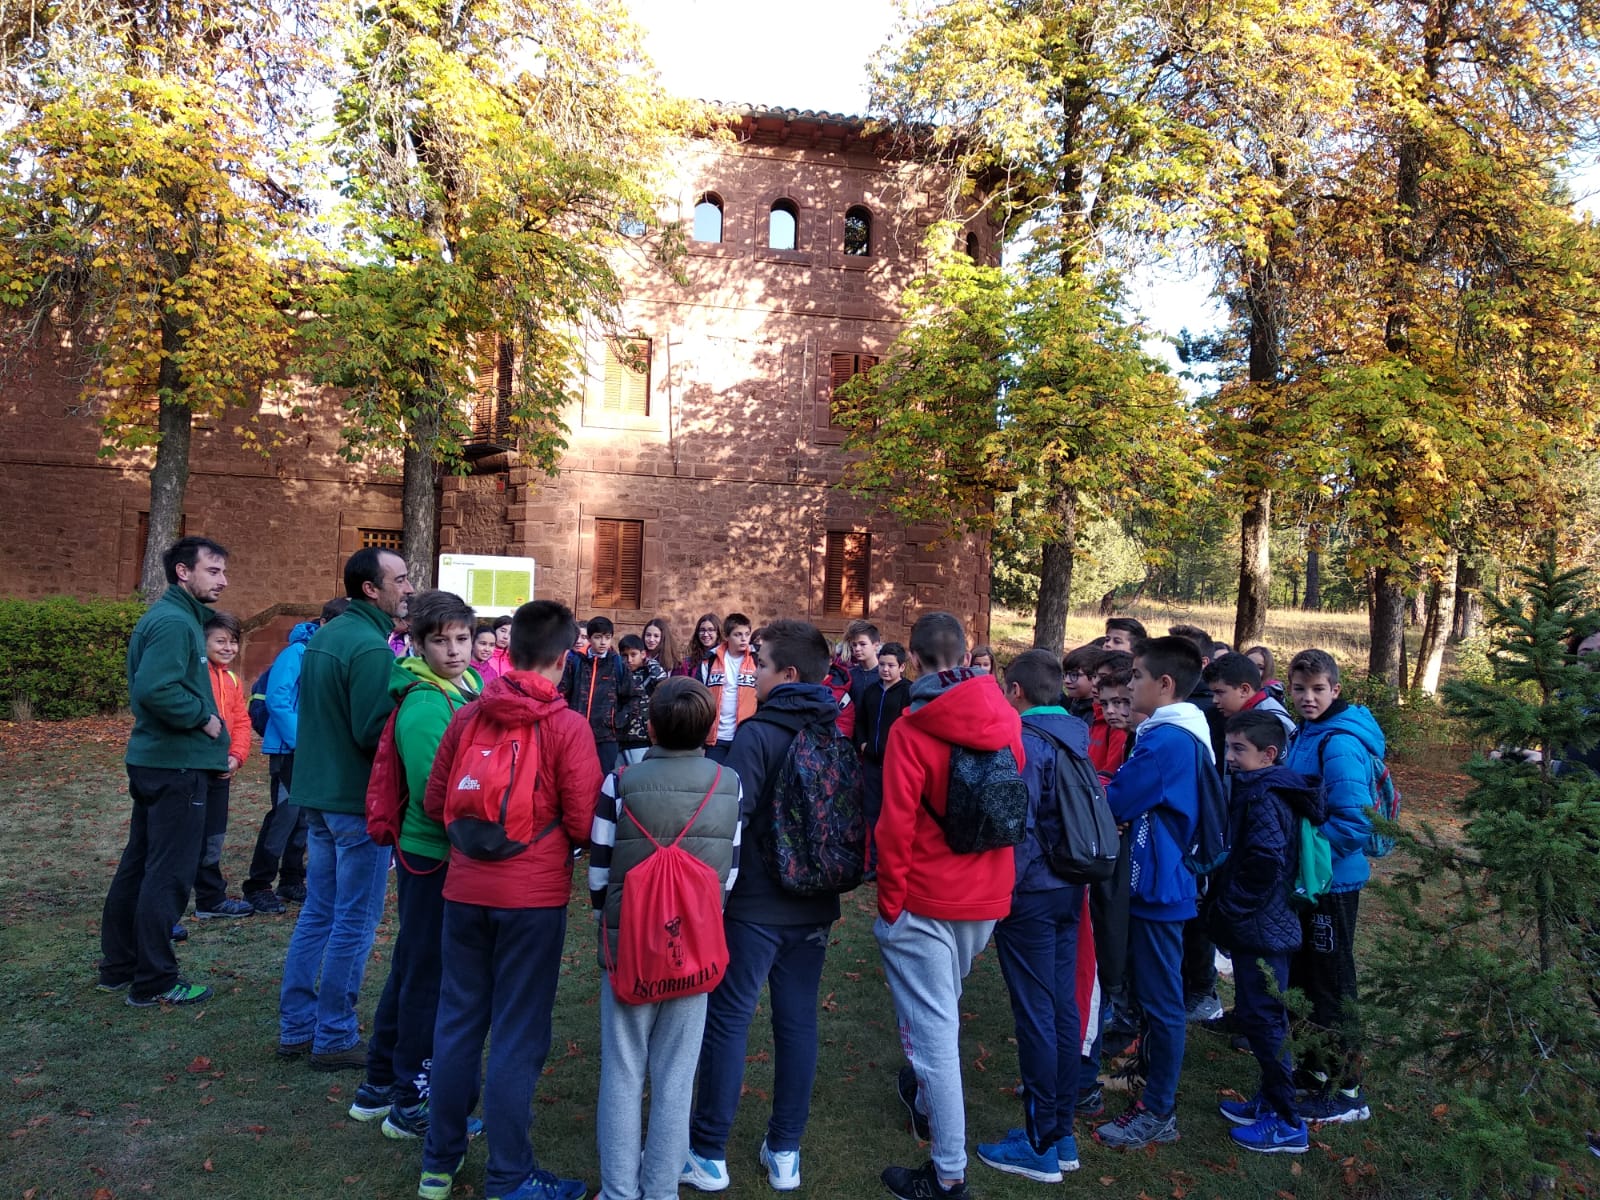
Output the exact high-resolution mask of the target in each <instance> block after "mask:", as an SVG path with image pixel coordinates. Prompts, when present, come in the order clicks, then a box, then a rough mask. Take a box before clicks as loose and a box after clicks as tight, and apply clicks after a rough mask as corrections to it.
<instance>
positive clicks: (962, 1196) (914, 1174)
mask: <svg viewBox="0 0 1600 1200" xmlns="http://www.w3.org/2000/svg"><path fill="white" fill-rule="evenodd" d="M878 1178H879V1179H881V1180H883V1186H884V1187H886V1188H888V1189H889V1194H890V1195H893V1196H898V1197H899V1198H900V1200H939V1198H940V1197H941V1196H953V1197H956V1198H957V1200H966V1198H967V1181H966V1180H964V1179H963V1180H962V1181H961V1182H960V1183H957V1184H954V1185H952V1186H951V1187H941V1186H940V1184H939V1172H937V1171H935V1170H934V1169H933V1163H932V1162H925V1163H923V1164H922V1165H921V1166H920V1167H918V1168H916V1170H912V1169H911V1168H910V1167H885V1168H884V1169H883V1174H882V1175H880V1176H878Z"/></svg>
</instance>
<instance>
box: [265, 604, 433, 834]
mask: <svg viewBox="0 0 1600 1200" xmlns="http://www.w3.org/2000/svg"><path fill="white" fill-rule="evenodd" d="M393 628H394V622H393V621H392V620H391V619H390V617H389V614H388V613H386V612H384V611H383V610H382V609H381V608H379V607H378V606H377V605H375V604H372V603H370V602H368V601H366V600H352V601H350V607H349V608H347V609H346V610H345V611H344V612H343V613H342V614H341V615H340V616H337V617H335V618H334V619H333V620H331V621H329V622H328V623H327V624H326V625H324V626H323V627H322V628H321V629H319V630H317V632H316V634H315V635H313V637H312V638H311V640H310V641H309V642H307V643H306V653H305V658H304V659H302V660H301V664H300V741H299V743H298V744H297V745H296V746H295V756H294V757H295V764H294V802H295V803H296V804H298V805H299V806H300V807H301V808H316V809H321V810H323V811H325V812H341V813H351V814H354V815H356V816H365V815H366V811H367V778H368V776H370V775H371V774H372V756H373V754H374V753H375V752H376V751H377V749H378V739H379V738H380V737H382V736H383V727H384V725H385V724H386V723H387V722H388V720H389V714H390V713H391V712H393V711H394V704H395V701H394V696H393V695H391V694H390V691H389V685H390V682H391V681H392V680H393V679H395V678H396V673H397V672H396V666H395V659H394V651H392V650H390V649H389V632H390V630H392V629H393ZM399 677H400V678H402V679H404V680H405V681H406V682H407V683H409V682H411V680H412V677H411V676H410V674H409V673H403V672H402V673H400V674H399Z"/></svg>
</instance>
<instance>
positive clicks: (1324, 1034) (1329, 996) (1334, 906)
mask: <svg viewBox="0 0 1600 1200" xmlns="http://www.w3.org/2000/svg"><path fill="white" fill-rule="evenodd" d="M1360 904H1361V893H1360V891H1354V892H1329V893H1328V894H1327V895H1325V896H1323V897H1322V899H1320V900H1318V901H1317V903H1316V906H1315V907H1314V908H1310V909H1307V910H1306V911H1304V912H1302V913H1301V914H1300V937H1301V943H1300V949H1299V951H1298V952H1297V953H1296V954H1295V955H1294V957H1293V958H1291V959H1290V960H1289V986H1290V987H1295V988H1299V989H1300V990H1301V991H1303V992H1304V993H1305V995H1306V1000H1307V1001H1309V1002H1310V1004H1311V1022H1310V1023H1311V1025H1312V1027H1313V1028H1312V1030H1311V1031H1310V1032H1311V1034H1312V1037H1311V1039H1310V1041H1311V1044H1310V1045H1309V1047H1308V1048H1307V1049H1306V1050H1305V1052H1304V1053H1302V1055H1301V1057H1300V1067H1301V1069H1302V1070H1304V1071H1307V1072H1314V1073H1317V1074H1320V1075H1324V1076H1326V1077H1327V1078H1328V1080H1329V1081H1330V1082H1332V1081H1334V1080H1337V1081H1338V1085H1339V1086H1340V1087H1342V1088H1355V1087H1359V1086H1360V1085H1361V1069H1360V1061H1359V1060H1360V1055H1361V1044H1360V1029H1359V1027H1358V1023H1357V1013H1356V1001H1357V998H1358V997H1357V991H1356V951H1355V942H1356V913H1357V910H1358V909H1359V907H1360ZM1308 1082H1309V1081H1308ZM1317 1082H1318V1083H1319V1084H1320V1082H1321V1081H1320V1080H1318V1081H1317Z"/></svg>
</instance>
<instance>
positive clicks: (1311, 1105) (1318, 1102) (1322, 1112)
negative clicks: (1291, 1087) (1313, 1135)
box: [1295, 1088, 1372, 1125]
mask: <svg viewBox="0 0 1600 1200" xmlns="http://www.w3.org/2000/svg"><path fill="white" fill-rule="evenodd" d="M1295 1107H1296V1108H1297V1109H1298V1110H1299V1113H1300V1119H1301V1120H1303V1121H1306V1122H1309V1123H1310V1124H1312V1125H1348V1124H1350V1123H1351V1122H1352V1121H1365V1120H1366V1119H1367V1118H1369V1117H1370V1116H1372V1110H1371V1109H1369V1108H1368V1107H1367V1097H1366V1095H1365V1093H1363V1092H1362V1090H1361V1089H1360V1088H1357V1089H1356V1090H1355V1091H1354V1092H1347V1091H1341V1090H1339V1089H1337V1088H1336V1089H1334V1090H1333V1091H1331V1092H1325V1093H1323V1094H1322V1095H1312V1096H1307V1097H1306V1099H1305V1102H1304V1103H1302V1104H1298V1105H1296V1106H1295Z"/></svg>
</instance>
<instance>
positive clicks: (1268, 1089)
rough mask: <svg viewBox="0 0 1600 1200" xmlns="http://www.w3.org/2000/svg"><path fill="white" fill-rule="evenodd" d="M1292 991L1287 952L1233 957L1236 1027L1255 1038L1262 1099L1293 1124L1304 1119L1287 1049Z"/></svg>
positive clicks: (1252, 1043)
mask: <svg viewBox="0 0 1600 1200" xmlns="http://www.w3.org/2000/svg"><path fill="white" fill-rule="evenodd" d="M1263 967H1264V968H1265V970H1263ZM1288 987H1289V956H1288V955H1287V954H1258V953H1256V952H1255V951H1253V950H1240V951H1239V952H1237V953H1236V954H1235V955H1234V956H1233V1027H1234V1028H1235V1029H1237V1030H1238V1031H1239V1032H1240V1033H1242V1034H1244V1036H1245V1037H1246V1038H1247V1039H1248V1040H1249V1042H1250V1053H1251V1054H1253V1055H1255V1056H1256V1062H1257V1063H1258V1064H1260V1067H1261V1094H1262V1096H1264V1097H1265V1098H1266V1101H1267V1103H1268V1104H1270V1105H1272V1107H1273V1109H1274V1110H1275V1111H1276V1112H1277V1114H1278V1115H1279V1116H1280V1117H1283V1118H1284V1119H1285V1120H1287V1121H1288V1122H1289V1123H1290V1124H1291V1125H1292V1124H1294V1123H1295V1122H1296V1121H1298V1120H1299V1119H1300V1118H1299V1116H1298V1115H1297V1114H1296V1113H1295V1109H1294V1083H1293V1070H1292V1068H1291V1066H1290V1063H1289V1055H1288V1050H1287V1042H1288V1040H1289V1010H1288V1009H1286V1008H1285V1007H1284V1004H1283V994H1284V992H1285V991H1287V990H1288Z"/></svg>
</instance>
